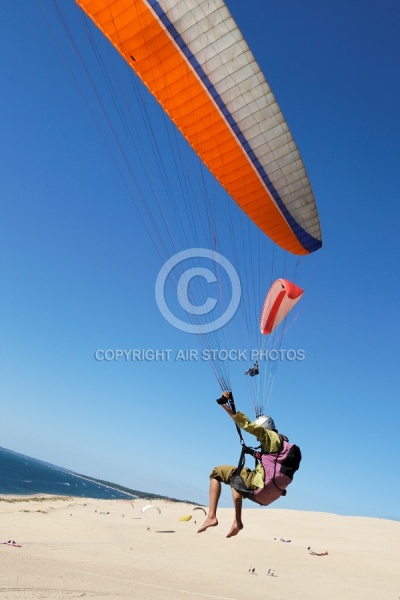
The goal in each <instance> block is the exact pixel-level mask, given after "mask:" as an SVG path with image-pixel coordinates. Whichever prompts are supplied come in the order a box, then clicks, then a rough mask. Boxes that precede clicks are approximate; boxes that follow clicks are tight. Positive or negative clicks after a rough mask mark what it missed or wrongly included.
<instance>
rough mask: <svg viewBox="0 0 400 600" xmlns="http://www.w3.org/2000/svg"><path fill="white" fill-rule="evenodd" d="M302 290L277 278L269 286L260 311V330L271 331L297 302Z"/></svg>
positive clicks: (264, 332)
mask: <svg viewBox="0 0 400 600" xmlns="http://www.w3.org/2000/svg"><path fill="white" fill-rule="evenodd" d="M303 293H304V291H303V290H302V289H301V288H299V287H298V286H297V285H295V284H294V283H292V282H291V281H288V280H287V279H277V280H276V281H275V282H274V283H273V284H272V286H271V288H270V290H269V292H268V294H267V297H266V299H265V302H264V306H263V309H262V312H261V319H260V331H261V333H263V334H264V335H268V334H269V333H272V331H274V329H275V328H276V327H278V325H279V324H280V323H282V321H283V320H284V319H285V318H286V317H287V315H288V313H289V312H290V311H291V310H292V308H293V307H294V306H295V305H296V304H297V302H298V301H299V300H300V298H301V297H302V295H303Z"/></svg>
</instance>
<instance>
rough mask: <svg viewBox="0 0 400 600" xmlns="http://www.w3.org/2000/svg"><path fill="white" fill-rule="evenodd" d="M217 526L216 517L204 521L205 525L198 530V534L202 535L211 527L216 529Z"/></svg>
mask: <svg viewBox="0 0 400 600" xmlns="http://www.w3.org/2000/svg"><path fill="white" fill-rule="evenodd" d="M217 525H218V521H217V517H214V518H212V517H207V518H206V520H205V521H204V523H203V525H202V526H201V527H200V529H198V531H197V533H201V532H202V531H205V530H206V529H208V528H209V527H216V526H217Z"/></svg>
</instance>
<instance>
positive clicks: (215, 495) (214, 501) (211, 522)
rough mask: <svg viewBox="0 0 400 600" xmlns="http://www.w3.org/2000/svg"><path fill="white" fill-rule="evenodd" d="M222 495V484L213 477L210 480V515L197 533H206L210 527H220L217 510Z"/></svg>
mask: <svg viewBox="0 0 400 600" xmlns="http://www.w3.org/2000/svg"><path fill="white" fill-rule="evenodd" d="M220 495H221V482H220V481H218V479H214V478H213V477H212V478H211V479H210V505H209V508H208V515H207V517H206V520H205V521H204V523H203V525H202V526H201V527H200V529H199V530H198V531H197V533H201V532H202V531H205V530H206V529H208V528H209V527H216V526H217V525H218V520H217V508H218V501H219V497H220Z"/></svg>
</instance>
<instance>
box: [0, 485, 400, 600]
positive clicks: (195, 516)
mask: <svg viewBox="0 0 400 600" xmlns="http://www.w3.org/2000/svg"><path fill="white" fill-rule="evenodd" d="M146 504H148V502H146V501H145V500H143V499H140V500H135V502H134V505H133V506H132V505H131V504H130V503H128V502H126V501H120V500H92V499H87V498H82V499H81V498H66V497H50V496H36V497H18V498H11V497H10V496H3V497H2V498H1V499H0V541H1V542H8V541H11V542H13V541H14V542H15V544H16V545H15V546H14V545H10V544H7V543H5V544H4V543H3V544H1V545H0V553H1V557H0V564H1V583H0V592H1V597H2V598H10V599H14V598H21V599H22V598H23V599H28V598H50V599H54V600H57V599H60V598H98V599H99V600H100V599H104V598H116V599H126V600H128V599H131V598H140V599H141V600H175V599H177V600H178V599H179V598H185V597H193V598H194V599H195V598H199V599H200V598H203V599H204V598H220V599H225V600H249V599H252V600H261V599H263V600H264V599H265V598H268V599H269V600H289V599H301V600H330V599H332V600H337V599H339V598H340V599H341V600H359V599H360V600H361V599H362V600H369V599H371V600H372V599H374V600H377V599H379V600H380V599H384V600H391V599H393V600H398V598H399V597H400V574H399V557H400V542H399V539H400V536H399V534H400V524H399V523H398V522H395V521H390V520H384V519H373V518H365V517H343V516H338V515H333V514H327V513H315V512H301V511H293V510H281V509H273V508H267V509H265V508H264V509H262V508H245V509H244V515H243V516H244V525H245V527H244V529H243V531H241V532H240V534H239V535H238V536H236V537H234V538H231V539H226V537H225V536H226V533H227V531H228V530H229V528H230V525H231V520H232V515H233V512H232V509H227V508H225V509H221V510H220V511H219V515H218V517H219V526H218V527H215V528H212V529H208V530H207V531H206V532H204V533H201V534H198V533H197V529H198V527H199V526H200V525H201V523H202V522H203V519H204V514H203V512H202V511H199V510H198V511H194V512H193V508H194V506H195V505H188V504H184V503H173V502H167V501H161V500H159V501H152V504H154V505H157V506H158V507H159V508H160V509H161V514H159V513H158V512H157V511H156V510H147V511H146V512H144V513H142V512H141V508H143V507H144V506H145V505H146ZM189 515H191V517H192V518H191V519H190V520H189V521H180V520H179V519H180V518H182V517H186V516H189ZM309 548H310V550H309ZM310 552H314V553H315V554H311V553H310ZM325 552H328V554H324V553H325Z"/></svg>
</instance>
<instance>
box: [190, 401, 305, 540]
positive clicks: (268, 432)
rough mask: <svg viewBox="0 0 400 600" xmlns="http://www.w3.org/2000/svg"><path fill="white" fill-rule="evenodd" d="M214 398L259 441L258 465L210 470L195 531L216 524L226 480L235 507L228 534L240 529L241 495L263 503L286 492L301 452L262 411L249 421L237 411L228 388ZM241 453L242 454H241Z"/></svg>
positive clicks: (265, 503)
mask: <svg viewBox="0 0 400 600" xmlns="http://www.w3.org/2000/svg"><path fill="white" fill-rule="evenodd" d="M224 399H226V402H225V400H224ZM217 402H218V404H220V405H221V406H222V408H223V409H224V410H225V411H226V412H227V413H228V415H229V416H230V417H231V418H232V419H233V420H234V422H235V423H236V425H237V426H238V427H240V428H241V429H243V430H244V431H246V432H247V433H251V434H252V435H254V436H255V437H256V438H257V439H258V441H259V442H260V445H261V449H260V451H259V452H258V453H256V454H254V451H252V454H253V455H255V456H256V458H257V465H256V467H255V468H254V469H253V470H250V469H248V468H240V467H233V466H232V465H222V466H219V467H215V468H214V469H213V470H212V472H211V475H210V502H209V510H208V515H207V517H206V520H205V521H204V523H203V525H202V526H201V527H200V529H199V530H198V533H201V532H203V531H206V529H208V528H209V527H216V526H217V525H218V520H217V508H218V501H219V498H220V495H221V483H225V484H228V485H230V486H231V490H232V498H233V505H234V509H235V517H234V520H233V524H232V527H231V528H230V530H229V532H228V534H227V536H226V537H228V538H230V537H233V536H234V535H237V534H238V533H239V531H240V530H241V529H243V523H242V502H243V498H248V499H249V500H253V501H254V502H256V503H258V504H261V505H263V506H266V505H268V504H271V502H273V501H274V500H276V499H277V498H279V497H280V496H282V495H285V494H286V491H285V488H286V486H287V485H288V484H289V483H290V482H291V481H292V479H293V474H294V472H295V471H296V470H297V469H298V468H299V463H300V460H301V453H300V449H299V448H298V446H295V445H292V444H289V443H288V439H287V438H286V437H285V436H283V435H282V434H279V433H278V431H277V429H276V428H275V423H274V421H273V419H272V418H271V417H267V416H265V415H261V416H259V417H257V418H256V420H255V421H250V420H249V419H248V417H247V416H246V415H245V414H244V413H242V412H236V410H235V405H234V403H233V398H232V394H231V392H224V393H223V394H222V397H221V398H220V399H219V400H217ZM227 403H229V404H230V406H228V404H227ZM245 448H246V449H247V447H245ZM248 450H251V449H248ZM242 456H243V457H244V454H242ZM278 463H279V464H278Z"/></svg>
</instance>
